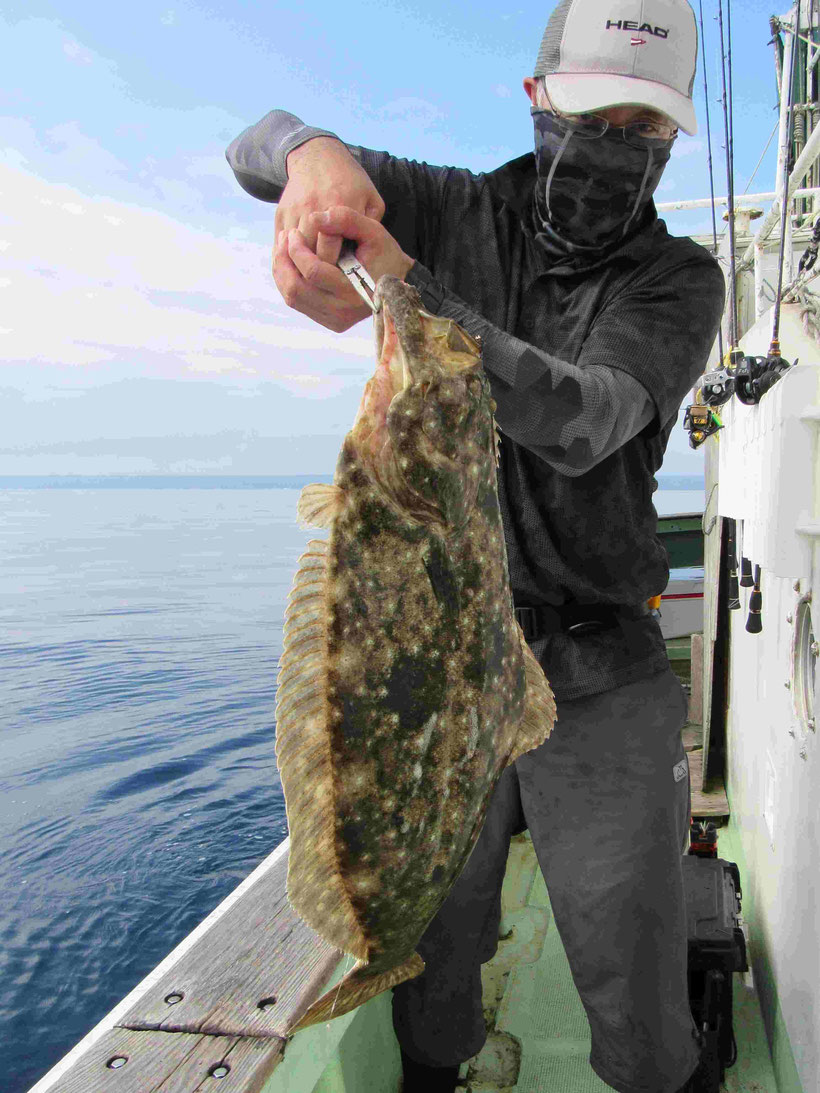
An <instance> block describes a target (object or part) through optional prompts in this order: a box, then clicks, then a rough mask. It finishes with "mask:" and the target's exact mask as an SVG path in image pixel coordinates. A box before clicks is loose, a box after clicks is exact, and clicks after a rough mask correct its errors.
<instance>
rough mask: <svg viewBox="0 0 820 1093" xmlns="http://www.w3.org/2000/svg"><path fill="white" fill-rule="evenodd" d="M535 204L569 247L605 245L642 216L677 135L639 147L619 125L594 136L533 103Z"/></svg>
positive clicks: (557, 241)
mask: <svg viewBox="0 0 820 1093" xmlns="http://www.w3.org/2000/svg"><path fill="white" fill-rule="evenodd" d="M531 113H532V115H533V122H534V125H535V163H536V167H537V170H538V181H537V182H536V186H535V206H536V212H537V219H538V221H540V225H539V227H540V229H541V230H542V231H543V232H544V234H545V235H546V236H547V241H548V243H549V244H550V245H551V246H552V247H555V246H556V245H558V246H559V249H561V250H562V251H564V252H565V253H577V252H584V251H587V252H589V251H600V249H601V248H602V247H607V246H610V245H612V244H613V243H617V242H619V241H620V240H621V239H623V238H624V236H626V234H627V233H628V232H629V230H630V228H632V227H634V226H635V225H636V224H637V223H638V222H639V221H640V218H641V213H642V212H643V211H644V210H645V209H646V207H647V206H648V205H649V202H650V201H651V200H652V194H653V193H654V192H655V190H656V188H657V185H658V183H659V182H660V179H661V175H662V174H663V169H664V167H665V166H666V164H667V163H668V162H669V156H670V155H671V152H672V145H673V144H674V143H675V141H674V137H673V138H672V140H644V141H642V142H641V147H640V148H638V147H633V146H632V145H631V144H627V143H626V141H625V140H624V139H623V134H622V133H621V131H620V130H619V129H614V130H607V131H606V132H605V133H604V134H603V136H600V137H596V138H595V139H594V140H590V139H588V138H585V137H579V136H578V135H577V134H576V133H573V132H572V131H571V130H566V129H564V128H563V127H562V126H561V125H560V123H559V122H558V121H556V119H555V116H554V115H553V114H552V112H551V111H549V110H542V109H538V108H537V107H533V108H532V110H531Z"/></svg>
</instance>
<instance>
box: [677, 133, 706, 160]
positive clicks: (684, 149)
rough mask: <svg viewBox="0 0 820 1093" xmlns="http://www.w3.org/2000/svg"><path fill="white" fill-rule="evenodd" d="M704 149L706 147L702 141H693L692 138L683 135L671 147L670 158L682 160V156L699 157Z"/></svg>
mask: <svg viewBox="0 0 820 1093" xmlns="http://www.w3.org/2000/svg"><path fill="white" fill-rule="evenodd" d="M705 148H706V145H705V144H704V143H703V141H702V140H695V138H694V137H688V136H687V135H686V134H685V133H683V134H681V135H680V136H679V137H678V139H677V140H676V141H675V143H674V144H673V145H672V158H673V159H683V157H684V156H694V155H699V154H700V153H701V152H703V151H704V150H705Z"/></svg>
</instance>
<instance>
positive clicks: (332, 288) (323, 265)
mask: <svg viewBox="0 0 820 1093" xmlns="http://www.w3.org/2000/svg"><path fill="white" fill-rule="evenodd" d="M288 253H289V255H290V258H291V259H292V261H293V264H294V265H295V266H296V268H297V269H298V270H299V272H300V273H301V275H302V277H303V278H304V279H305V281H307V283H308V284H309V285H310V286H311V288H315V289H319V290H321V291H322V292H327V293H329V294H330V295H332V296H337V297H339V298H340V299H345V300H347V301H348V302H350V303H353V302H355V300H356V290H355V289H354V288H353V286H352V285H351V284H350V283H349V282H348V280H347V278H346V277H345V275H344V274H343V273H342V271H341V270H340V269H338V268H337V267H336V266H335V265H333V264H331V263H328V262H324V261H322V259H321V258H319V257H318V256H317V255H316V254H315V253H314V252H313V251H312V250H311V249H310V247H308V245H307V242H306V240H305V238H304V236H303V235H302V233H301V232H300V231H299V230H298V229H297V230H294V231H291V232H289V233H288Z"/></svg>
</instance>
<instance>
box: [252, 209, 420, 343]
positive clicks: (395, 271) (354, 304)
mask: <svg viewBox="0 0 820 1093" xmlns="http://www.w3.org/2000/svg"><path fill="white" fill-rule="evenodd" d="M304 226H305V232H304V233H303V232H302V231H301V230H300V229H299V228H292V229H291V230H290V231H289V232H285V231H282V232H281V233H280V234H279V236H278V237H277V240H276V246H275V248H274V252H273V269H274V278H275V280H276V284H277V287H278V288H279V291H280V292H281V293H282V296H283V298H284V300H285V303H286V304H287V305H288V306H289V307H292V308H294V309H295V310H296V311H301V312H302V314H303V315H307V316H308V317H309V318H311V319H314V320H315V321H316V322H317V323H320V324H321V325H322V326H325V327H327V328H328V329H329V330H334V331H336V332H337V333H341V332H342V331H343V330H349V329H350V327H351V326H353V325H355V323H358V322H360V321H361V320H362V319H364V318H367V316H368V315H370V314H371V311H370V308H369V307H368V306H367V304H365V303H363V302H362V300H361V297H360V296H359V295H358V293H357V292H356V290H355V289H354V288H353V286H352V285H351V284H350V283H349V282H348V280H347V278H346V277H345V275H344V274H343V273H342V271H341V270H340V269H339V268H338V266H336V264H335V262H336V259H335V258H334V259H333V262H327V261H325V260H323V259H322V258H320V257H319V255H318V254H316V253H314V251H313V250H312V249H311V247H310V246H309V245H308V244H309V240H311V239H318V238H320V237H322V236H324V237H325V238H327V239H329V240H333V241H334V242H335V243H337V244H338V246H337V247H336V255H337V256H338V253H339V248H340V247H341V242H342V240H343V239H353V240H354V241H355V242H356V244H357V247H356V257H357V258H358V260H359V261H360V262H361V263H362V265H363V266H364V268H365V269H366V270H367V272H368V273H369V274H370V276H371V277H372V278H373V280H374V281H375V282H376V283H378V280H379V278H380V277H383V276H384V275H385V274H388V273H389V274H392V275H393V276H394V277H399V278H404V277H405V276H406V274H407V272H408V271H409V269H410V267H411V266H412V265H413V259H412V258H411V257H410V256H409V255H407V254H405V253H404V251H403V250H402V249H401V247H400V246H399V244H398V243H397V242H396V240H395V239H394V238H393V236H392V235H391V234H390V233H389V232H388V231H387V230H386V228H383V227H382V226H381V224H380V223H379V222H378V221H377V220H373V219H371V218H370V217H368V216H365V215H363V214H362V213H360V212H357V211H356V210H355V209H351V208H348V207H347V206H344V205H337V206H335V207H334V208H332V209H328V210H327V211H326V212H322V213H312V214H310V215H309V216H308V217H307V219H306V220H305V222H304Z"/></svg>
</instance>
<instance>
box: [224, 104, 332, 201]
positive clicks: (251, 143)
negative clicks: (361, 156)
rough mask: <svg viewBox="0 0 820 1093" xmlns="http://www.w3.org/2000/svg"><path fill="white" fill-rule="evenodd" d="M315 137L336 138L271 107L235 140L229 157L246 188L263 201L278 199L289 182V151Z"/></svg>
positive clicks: (227, 153)
mask: <svg viewBox="0 0 820 1093" xmlns="http://www.w3.org/2000/svg"><path fill="white" fill-rule="evenodd" d="M314 137H335V138H336V140H338V139H339V138H338V137H337V136H336V134H335V133H331V132H330V131H329V130H327V129H314V128H312V127H311V126H309V125H305V124H304V123H303V122H301V121H300V120H299V118H297V117H296V115H295V114H288V112H287V111H286V110H271V112H270V113H269V114H266V115H265V116H264V118H262V120H261V121H258V122H257V123H256V124H255V125H250V126H248V128H247V129H245V130H244V131H243V132H242V133H240V134H239V136H238V137H237V138H236V139H235V140H232V141H231V143H230V144H229V145H228V149H227V151H226V152H225V158H226V159H227V161H228V163H229V164H230V166H231V170H232V171H233V173H234V174H235V175H236V180H237V182H238V183H239V185H240V186H241V187H242V189H243V190H247V192H248V193H249V194H250V195H251V197H258V198H259V199H260V200H261V201H278V200H279V198H280V197H281V196H282V191H283V190H284V188H285V185H286V184H287V181H288V172H287V167H286V164H287V158H288V154H289V153H290V152H292V151H293V149H294V148H298V147H299V145H300V144H304V143H305V142H306V141H308V140H312V139H313V138H314Z"/></svg>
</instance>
